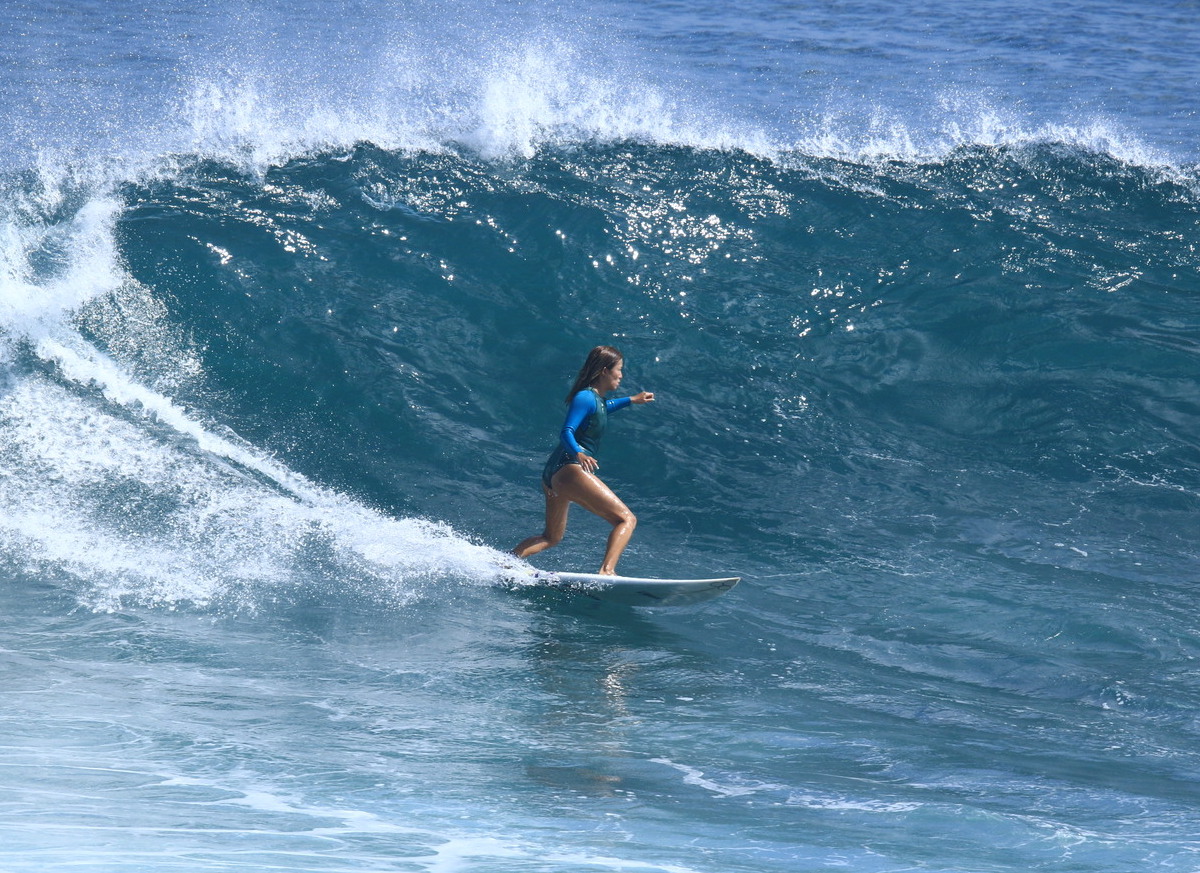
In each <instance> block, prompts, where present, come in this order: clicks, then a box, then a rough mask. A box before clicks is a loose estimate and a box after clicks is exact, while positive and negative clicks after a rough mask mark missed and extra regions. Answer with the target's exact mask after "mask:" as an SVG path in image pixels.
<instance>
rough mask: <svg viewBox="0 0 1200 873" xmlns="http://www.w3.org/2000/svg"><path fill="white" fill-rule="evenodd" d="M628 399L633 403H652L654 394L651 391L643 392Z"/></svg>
mask: <svg viewBox="0 0 1200 873" xmlns="http://www.w3.org/2000/svg"><path fill="white" fill-rule="evenodd" d="M629 399H630V400H632V401H633V402H634V403H653V402H654V392H653V391H643V392H642V393H641V394H634V395H633V396H632V397H630V398H629Z"/></svg>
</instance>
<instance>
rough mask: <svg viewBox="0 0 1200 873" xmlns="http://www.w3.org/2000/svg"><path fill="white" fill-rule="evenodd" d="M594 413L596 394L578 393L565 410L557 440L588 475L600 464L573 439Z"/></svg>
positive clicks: (590, 392) (589, 392) (588, 392)
mask: <svg viewBox="0 0 1200 873" xmlns="http://www.w3.org/2000/svg"><path fill="white" fill-rule="evenodd" d="M595 411H596V394H595V393H594V392H592V391H580V392H579V393H578V394H576V395H575V396H574V397H573V398H571V405H570V406H569V407H568V408H567V420H566V421H565V422H563V426H562V431H561V432H560V433H559V439H560V440H562V444H563V445H564V446H565V447H566V449H567V451H568V452H570V453H571V455H572V456H573V457H574V458H575V460H576V461H577V462H578V463H579V466H581V467H583V469H584V470H585V471H586V472H588V473H594V472H595V471H596V468H597V467H599V466H600V462H599V461H597V460H596V459H595V458H593V457H592V456H591V455H589V454H588V453H587V452H585V451H584V450H583V446H581V445H579V441H578V440H576V439H575V434H576V432H577V431H578V430H579V429H580V428H581V427H583V426H584V424H585V423H586V422H587V420H588V416H590V415H592V414H593V413H594V412H595Z"/></svg>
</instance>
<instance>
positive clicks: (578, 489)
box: [518, 464, 637, 576]
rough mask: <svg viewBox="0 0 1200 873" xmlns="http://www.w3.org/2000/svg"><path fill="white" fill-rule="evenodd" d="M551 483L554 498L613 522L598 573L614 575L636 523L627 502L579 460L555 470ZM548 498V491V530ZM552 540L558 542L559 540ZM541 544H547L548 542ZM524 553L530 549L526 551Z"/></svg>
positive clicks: (563, 526)
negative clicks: (587, 471)
mask: <svg viewBox="0 0 1200 873" xmlns="http://www.w3.org/2000/svg"><path fill="white" fill-rule="evenodd" d="M551 484H552V485H553V486H554V492H553V493H554V495H555V499H557V500H563V501H566V502H569V503H578V504H579V505H580V506H582V507H583V508H584V509H586V510H587V511H588V512H590V513H592V514H594V515H598V516H600V517H601V518H602V519H604V520H605V521H607V522H608V523H609V524H611V525H612V526H613V529H612V532H611V533H610V534H609V535H608V547H607V548H606V549H605V551H604V563H603V564H601V565H600V575H602V576H612V575H614V574H615V573H616V572H617V561H618V560H619V559H620V557H621V553H622V552H623V551H625V546H627V545H628V544H629V538H630V537H632V536H633V530H634V528H636V527H637V517H636V516H634V514H633V513H632V512H630V511H629V507H628V506H626V505H625V504H624V503H622V502H621V498H619V497H618V496H617V495H616V494H614V493H613V492H612V489H610V488H609V487H608V486H607V485H605V484H604V483H603V482H601V481H600V480H599V479H598V478H597V477H596V476H594V475H593V474H591V473H586V472H584V469H583V468H582V467H580V466H579V465H578V464H567V465H566V466H565V467H563V468H562V469H561V470H559V471H558V472H557V473H555V474H554V479H553V480H552V481H551ZM550 500H551V498H550V495H549V494H547V497H546V519H547V523H546V530H547V533H549V532H550V531H551V528H550ZM561 512H562V525H561V527H560V528H559V529H558V536H559V539H561V538H562V532H563V531H564V530H565V529H566V526H567V510H566V507H565V506H564V508H563V509H562V510H561ZM526 542H528V541H526ZM554 542H555V543H557V542H558V540H555V541H554ZM522 545H524V544H522ZM550 545H553V543H551V544H550ZM518 548H519V547H518ZM542 548H549V545H547V546H543V547H542ZM539 551H540V550H539ZM527 554H533V553H532V552H528V553H527Z"/></svg>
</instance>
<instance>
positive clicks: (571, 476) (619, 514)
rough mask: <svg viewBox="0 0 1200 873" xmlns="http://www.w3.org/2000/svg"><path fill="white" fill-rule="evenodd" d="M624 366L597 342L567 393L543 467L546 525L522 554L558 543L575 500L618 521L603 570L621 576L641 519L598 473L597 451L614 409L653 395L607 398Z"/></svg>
mask: <svg viewBox="0 0 1200 873" xmlns="http://www.w3.org/2000/svg"><path fill="white" fill-rule="evenodd" d="M624 365H625V359H624V357H623V356H622V355H621V353H620V352H619V351H617V350H616V349H614V348H613V347H612V346H596V347H595V348H594V349H592V350H591V352H589V353H588V356H587V360H586V361H584V362H583V366H582V367H581V368H580V370H579V375H578V376H577V377H576V379H575V385H574V386H573V387H572V388H571V393H570V394H568V395H567V400H566V402H567V418H566V421H565V422H564V423H563V426H562V430H561V431H560V433H559V442H558V446H556V447H555V449H554V451H553V452H551V454H550V457H549V459H548V460H547V461H546V466H545V468H543V470H542V491H543V492H545V495H546V528H545V530H543V531H542V533H540V534H538V535H537V536H533V537H529V539H527V540H524V541H522V542H521V543H519V544H518V545H517V547H516V548H514V549H513V554H514V555H516V556H517V557H518V558H527V557H529V556H530V555H536V554H537V553H538V552H541V551H544V550H546V549H549V548H552V547H553V546H556V545H558V544H559V543H560V542H561V541H562V538H563V533H565V532H566V529H567V511H568V510H569V509H570V508H571V504H572V503H577V504H579V505H580V506H582V507H583V508H584V509H586V510H587V511H588V512H591V513H593V514H595V515H598V516H600V517H601V518H603V519H604V520H605V521H607V522H608V523H609V524H611V525H612V526H613V528H612V532H611V533H610V534H609V535H608V547H607V548H606V549H605V552H604V563H603V564H601V565H600V571H599V574H600V575H601V576H613V575H616V572H617V561H618V559H620V557H621V553H622V552H623V551H625V546H626V545H628V544H629V538H630V537H631V536H633V529H634V528H635V527H637V518H636V517H635V516H634V514H633V513H632V512H630V511H629V507H627V506H626V505H625V504H624V503H623V502H622V501H621V498H619V497H617V495H616V494H614V493H613V491H612V489H610V488H609V487H608V486H607V485H605V484H604V483H603V482H602V481H600V479H599V477H598V476H596V470H598V469H599V468H600V464H599V462H598V461H597V460H596V452H597V450H598V448H599V445H600V438H601V437H603V436H604V431H605V429H606V428H607V427H608V414H609V413H610V412H616V411H617V410H620V409H624V408H625V407H627V406H629V405H630V404H632V403H638V404H641V403H650V402H652V401H653V400H654V394H653V393H652V392H650V391H643V392H641V393H640V394H635V395H633V396H632V397H618V398H616V399H613V400H605V399H604V395H605V394H608V393H609V392H611V391H615V390H616V389H617V386H619V385H620V384H621V378H622V376H623V375H624V374H623V372H622V371H623V369H624Z"/></svg>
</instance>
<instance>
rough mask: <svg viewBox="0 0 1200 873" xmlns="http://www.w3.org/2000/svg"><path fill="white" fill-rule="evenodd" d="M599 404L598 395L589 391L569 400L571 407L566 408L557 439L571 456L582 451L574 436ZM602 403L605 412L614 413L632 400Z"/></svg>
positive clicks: (614, 400)
mask: <svg viewBox="0 0 1200 873" xmlns="http://www.w3.org/2000/svg"><path fill="white" fill-rule="evenodd" d="M600 402H601V400H600V395H599V394H597V393H596V392H595V391H592V390H591V389H588V390H585V391H580V392H579V393H578V394H576V395H575V396H574V397H572V398H571V405H570V406H569V407H568V408H567V420H566V421H565V422H563V427H562V432H561V433H559V439H560V440H561V441H562V444H563V445H564V446H565V447H566V449H567V450H568V451H569V452H571V454H572V455H577V454H579V453H580V452H581V451H583V450H584V449H583V447H582V446H581V445H579V441H578V440H577V439H576V438H575V434H576V433H578V432H579V430H580V428H582V427H583V426H584V425H585V424H586V423H587V420H588V418H590V417H591V416H592V415H594V414H595V413H596V410H597V409H598V408H599V407H598V405H597V404H599V403H600ZM603 403H604V411H605V412H616V411H617V410H618V409H624V408H625V407H626V406H629V405H630V404H631V403H633V398H632V397H617V398H615V399H613V400H605V401H603ZM589 454H590V452H589Z"/></svg>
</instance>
